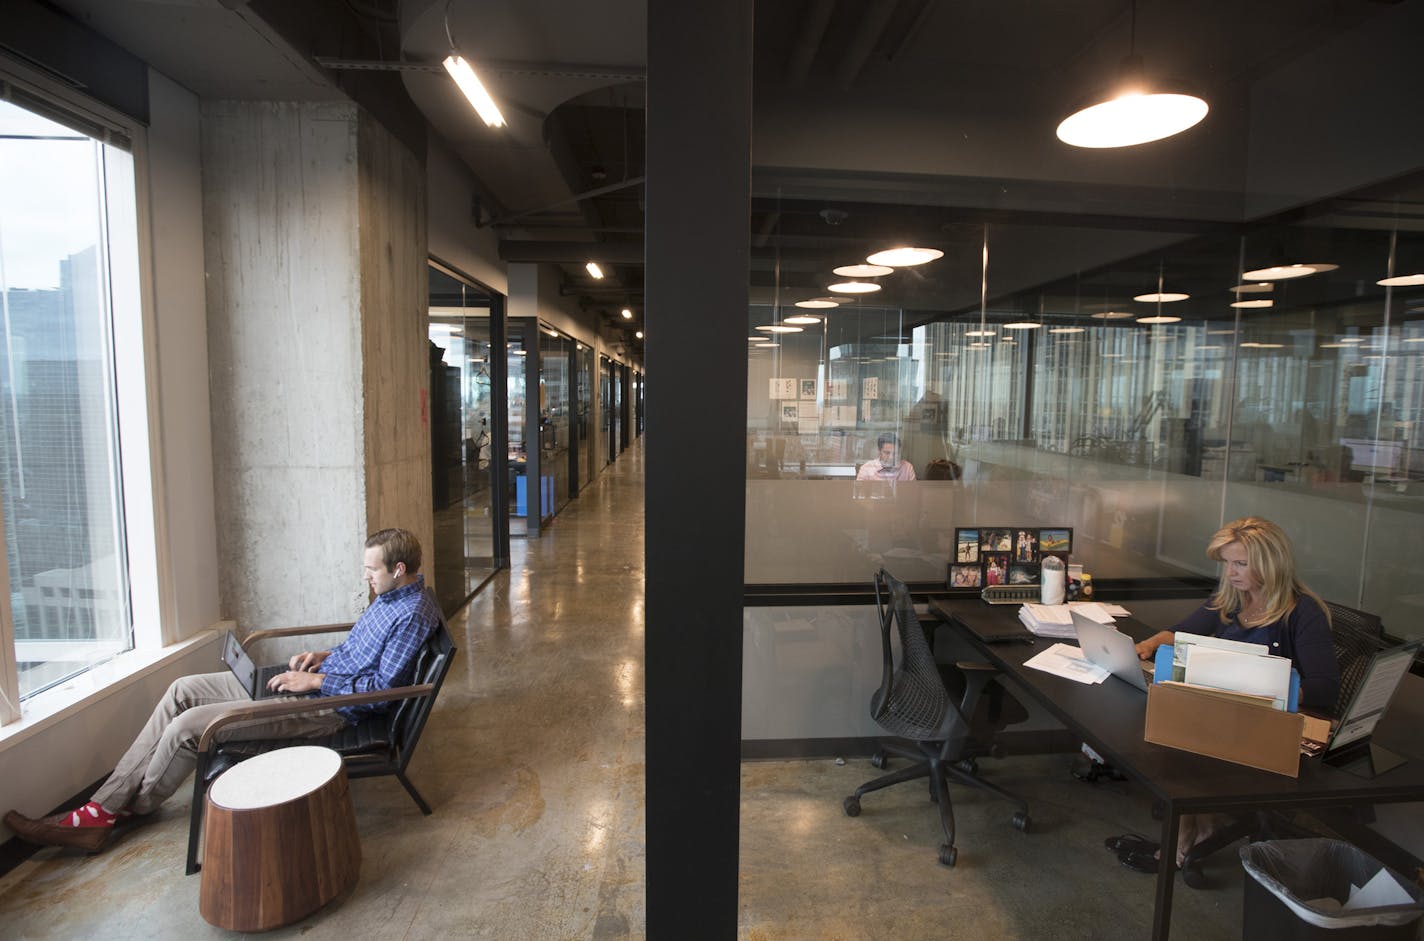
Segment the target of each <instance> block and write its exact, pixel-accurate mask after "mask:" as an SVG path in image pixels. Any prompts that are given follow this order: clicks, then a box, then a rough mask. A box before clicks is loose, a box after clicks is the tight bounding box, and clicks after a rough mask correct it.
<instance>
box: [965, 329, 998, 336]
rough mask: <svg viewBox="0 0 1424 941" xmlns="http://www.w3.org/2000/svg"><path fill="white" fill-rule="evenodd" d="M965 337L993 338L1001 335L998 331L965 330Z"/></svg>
mask: <svg viewBox="0 0 1424 941" xmlns="http://www.w3.org/2000/svg"><path fill="white" fill-rule="evenodd" d="M964 335H965V336H967V337H993V336H998V335H999V331H997V330H965V331H964Z"/></svg>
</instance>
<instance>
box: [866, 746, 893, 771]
mask: <svg viewBox="0 0 1424 941" xmlns="http://www.w3.org/2000/svg"><path fill="white" fill-rule="evenodd" d="M870 763H871V765H873V766H874V767H876V768H884V767H885V766H886V765H887V764H889V763H890V756H889V755H887V754H885V749H883V748H877V749H876V750H875V754H873V755H871V756H870Z"/></svg>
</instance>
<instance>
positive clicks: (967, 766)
mask: <svg viewBox="0 0 1424 941" xmlns="http://www.w3.org/2000/svg"><path fill="white" fill-rule="evenodd" d="M954 766H955V767H956V768H958V769H959V770H960V771H963V772H964V773H965V774H978V773H979V762H977V761H975V760H974V759H973V758H965V759H964V760H963V761H957V762H955V764H954Z"/></svg>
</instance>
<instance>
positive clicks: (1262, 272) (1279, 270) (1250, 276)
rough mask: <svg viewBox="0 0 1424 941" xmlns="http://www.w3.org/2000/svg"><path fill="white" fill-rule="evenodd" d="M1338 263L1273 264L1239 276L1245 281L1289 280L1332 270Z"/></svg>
mask: <svg viewBox="0 0 1424 941" xmlns="http://www.w3.org/2000/svg"><path fill="white" fill-rule="evenodd" d="M1338 267H1340V266H1339V265H1330V264H1312V265H1275V266H1274V267H1271V268H1257V269H1256V270H1255V271H1248V272H1246V273H1245V274H1243V275H1242V276H1241V277H1243V278H1245V279H1246V280H1247V281H1289V280H1290V279H1291V278H1306V277H1309V276H1310V275H1313V274H1320V273H1321V272H1322V271H1334V270H1335V269H1336V268H1338Z"/></svg>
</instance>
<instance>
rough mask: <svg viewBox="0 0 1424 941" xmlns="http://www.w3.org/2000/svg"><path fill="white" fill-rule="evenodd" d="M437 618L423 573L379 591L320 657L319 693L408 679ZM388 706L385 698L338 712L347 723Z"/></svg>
mask: <svg viewBox="0 0 1424 941" xmlns="http://www.w3.org/2000/svg"><path fill="white" fill-rule="evenodd" d="M438 623H440V611H439V610H438V609H437V608H436V607H435V603H434V602H433V601H432V600H431V598H430V596H429V595H427V594H426V593H425V576H424V575H417V576H416V577H415V581H414V582H413V583H412V584H409V585H403V586H401V587H400V588H393V589H391V590H390V591H388V592H386V593H385V594H383V595H377V596H376V600H375V601H372V602H371V606H370V607H369V608H367V609H366V612H365V613H364V614H362V615H361V618H360V620H358V621H357V622H356V623H355V624H354V625H353V626H352V628H351V633H349V634H347V635H346V639H345V640H344V641H342V642H341V643H339V644H337V645H336V646H335V647H333V648H331V653H330V655H328V656H327V658H326V660H325V661H323V662H322V665H321V667H320V670H321V672H322V673H323V674H325V677H324V678H323V679H322V681H321V695H322V696H337V695H340V694H342V693H367V692H371V691H372V690H380V689H391V688H392V687H395V686H405V685H407V684H409V683H410V681H411V677H412V676H414V674H415V656H416V654H418V653H419V652H420V648H421V646H422V645H424V643H425V641H426V639H427V638H429V637H430V634H431V632H432V631H434V630H435V625H436V624H438ZM387 708H389V706H388V704H386V703H376V704H374V705H369V706H343V707H340V708H338V709H337V710H336V711H337V712H339V713H341V714H342V715H343V716H345V717H346V721H347V722H356V721H358V720H359V719H360V718H361V717H362V716H366V715H375V714H378V713H381V712H384V711H386V709H387Z"/></svg>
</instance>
